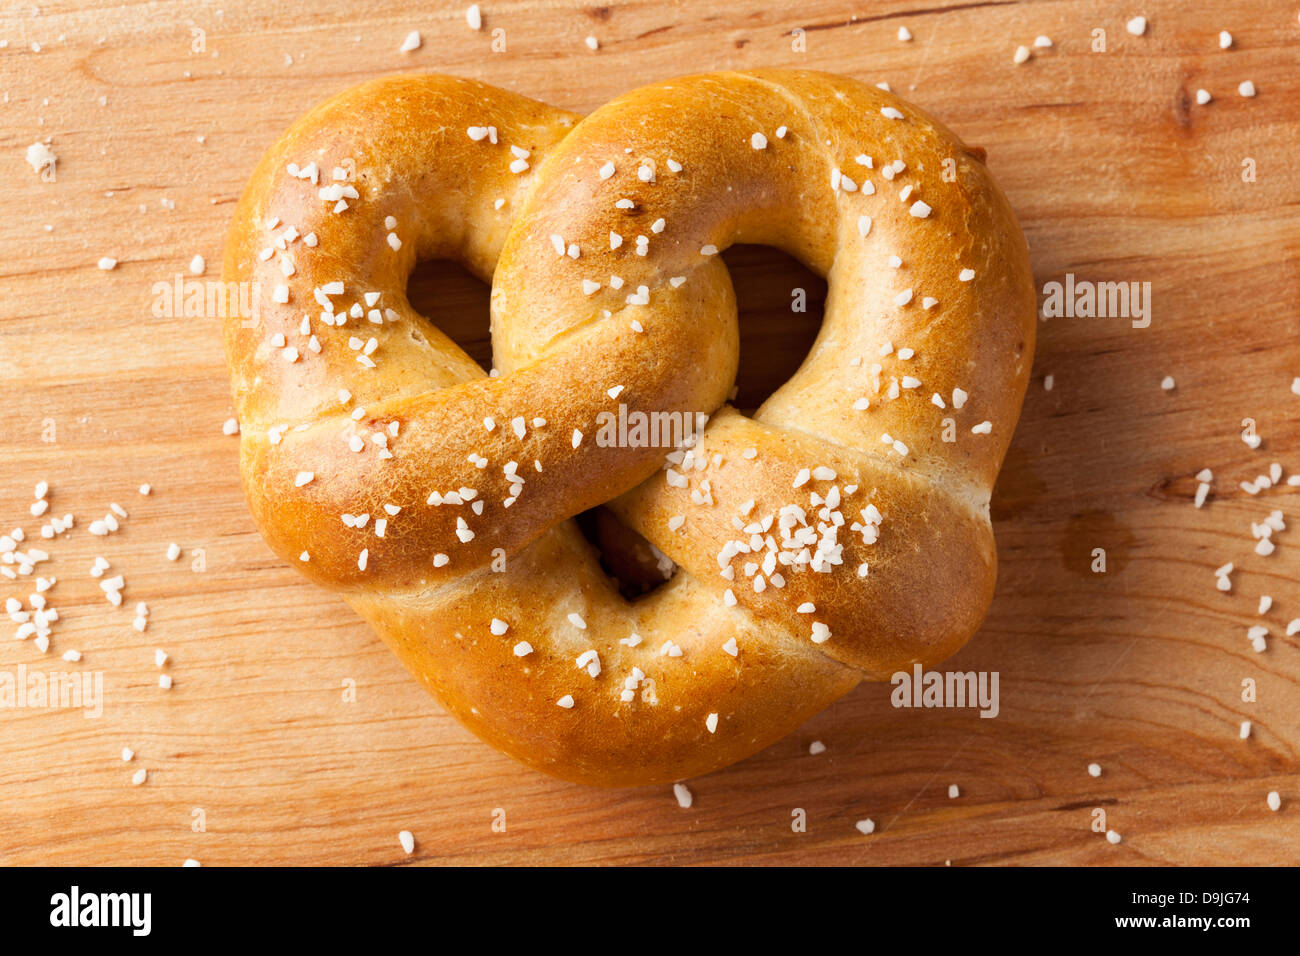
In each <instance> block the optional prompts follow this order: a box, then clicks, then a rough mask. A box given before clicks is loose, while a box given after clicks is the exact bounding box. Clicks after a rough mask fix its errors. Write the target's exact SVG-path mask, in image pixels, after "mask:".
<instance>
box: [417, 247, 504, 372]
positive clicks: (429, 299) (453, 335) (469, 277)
mask: <svg viewBox="0 0 1300 956" xmlns="http://www.w3.org/2000/svg"><path fill="white" fill-rule="evenodd" d="M491 293H492V290H491V287H490V286H489V285H488V284H487V283H486V282H484V281H482V280H481V279H479V278H478V276H475V275H473V274H472V273H470V272H469V270H467V269H466V268H465V267H464V266H462V265H461V264H460V263H458V262H452V261H450V260H447V259H428V260H422V261H420V262H417V263H416V265H415V269H414V270H413V271H412V272H411V275H410V278H409V279H407V282H406V300H407V301H408V302H409V303H410V304H411V308H413V309H415V311H416V312H418V313H419V314H420V315H422V316H424V317H425V318H427V319H428V320H429V321H430V322H432V323H433V324H434V325H436V326H437V327H438V328H439V329H440V330H441V331H442V333H443V334H444V335H446V336H447V337H448V338H450V339H451V340H452V341H453V342H455V343H456V344H457V345H459V346H460V347H461V348H462V349H464V350H465V351H466V352H467V353H468V354H469V357H470V358H472V359H473V360H474V361H475V362H477V363H478V364H479V366H480V367H481V368H482V369H483V371H485V372H486V371H489V370H490V369H491V368H492V332H491V328H490V322H489V319H488V315H489V310H490V305H491ZM412 334H415V335H418V334H419V332H418V330H417V331H416V332H414V333H412Z"/></svg>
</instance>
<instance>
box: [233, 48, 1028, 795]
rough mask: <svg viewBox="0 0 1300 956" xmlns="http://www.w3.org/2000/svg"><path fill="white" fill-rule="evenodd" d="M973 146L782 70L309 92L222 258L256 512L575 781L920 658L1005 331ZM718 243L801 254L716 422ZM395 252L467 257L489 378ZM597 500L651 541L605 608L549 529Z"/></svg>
mask: <svg viewBox="0 0 1300 956" xmlns="http://www.w3.org/2000/svg"><path fill="white" fill-rule="evenodd" d="M982 159H983V156H982V153H981V152H980V151H978V150H972V149H969V148H967V147H966V146H964V145H963V144H962V142H961V141H960V140H959V139H958V138H957V137H956V136H955V135H953V134H952V133H951V132H949V131H948V130H947V129H945V128H944V127H942V126H941V125H939V124H938V123H936V122H935V121H934V120H932V119H930V118H929V117H928V116H926V115H925V114H924V113H922V112H921V111H920V110H918V109H917V108H916V107H914V106H912V105H910V104H908V103H906V102H904V101H902V100H900V99H899V98H897V97H895V96H893V95H892V94H890V93H888V92H885V91H883V90H880V89H877V88H875V87H871V86H866V85H863V84H861V83H858V82H855V81H853V80H850V79H846V78H843V77H837V76H831V75H827V74H819V73H810V72H790V71H775V70H772V71H755V72H751V73H711V74H704V75H699V76H691V77H685V78H681V79H676V80H672V81H670V82H666V83H660V84H656V85H653V86H647V87H644V88H642V89H638V90H635V91H633V92H630V93H628V94H626V95H624V96H622V97H620V98H618V99H616V100H614V101H612V102H610V103H609V104H607V105H605V106H603V107H601V108H600V109H598V110H596V111H595V112H594V113H592V114H591V115H589V116H587V117H586V118H585V119H583V118H580V117H579V116H576V115H574V114H572V113H568V112H564V111H562V110H557V109H554V108H552V107H550V106H546V105H544V104H542V103H538V102H535V101H532V100H529V99H525V98H524V97H521V96H517V95H515V94H512V93H508V92H505V91H503V90H500V89H496V88H494V87H491V86H487V85H484V84H481V83H476V82H472V81H468V80H463V79H456V78H452V77H447V76H438V75H416V76H396V77H389V78H385V79H380V80H376V81H374V82H370V83H366V84H363V85H361V86H358V87H356V88H354V89H350V90H348V91H346V92H344V93H342V94H340V95H339V96H336V97H335V98H334V99H332V100H330V101H328V102H326V103H324V104H323V105H321V106H319V107H317V108H316V109H314V110H312V111H311V112H309V113H308V114H307V115H306V116H304V117H303V118H302V119H300V120H299V121H298V122H297V123H295V124H294V126H293V127H292V128H291V129H290V130H289V131H288V132H287V133H285V134H284V136H283V137H282V138H281V139H280V140H279V141H278V142H277V143H276V144H275V145H274V146H273V147H272V148H271V149H270V151H269V152H268V153H267V154H266V155H265V157H264V158H263V159H262V161H261V163H260V165H259V166H258V167H257V169H256V171H255V172H254V174H253V176H252V180H251V182H250V183H249V185H248V187H247V189H246V191H245V193H244V195H243V197H242V199H241V201H240V203H239V206H238V209H237V210H236V213H235V218H234V223H233V226H232V228H231V231H230V236H229V242H228V244H227V247H226V256H225V265H224V278H225V280H226V281H228V282H250V283H256V284H257V286H256V290H257V291H256V302H257V303H258V305H259V309H258V312H259V314H258V315H257V317H256V321H250V320H249V319H248V318H247V317H242V318H241V317H238V316H231V317H229V318H228V319H227V320H226V323H225V341H226V349H227V355H228V359H229V363H230V368H231V374H232V378H233V385H234V397H235V402H236V407H237V412H238V417H239V420H240V422H241V425H242V441H241V456H242V457H241V469H242V476H243V483H244V488H245V492H246V494H247V497H248V501H249V505H250V507H251V510H252V513H253V516H254V518H255V519H256V522H257V525H258V527H259V528H260V529H261V531H262V533H263V535H264V536H265V538H266V540H267V541H268V542H269V544H270V545H271V547H272V548H273V549H274V550H275V551H276V553H278V554H279V555H280V556H281V557H283V558H284V559H285V560H286V561H289V562H292V564H293V565H294V566H295V567H297V568H299V569H300V570H301V571H302V572H303V573H304V574H306V575H307V576H308V577H309V578H311V579H312V580H313V581H315V582H317V583H319V584H321V585H324V586H326V587H328V588H330V589H332V590H334V591H336V592H338V593H339V594H341V595H342V596H343V597H344V598H345V599H346V600H347V601H348V603H349V604H351V605H352V607H354V608H355V609H356V610H357V611H358V612H359V613H360V614H361V615H362V616H363V617H364V618H365V619H366V620H367V621H369V622H370V624H371V625H372V626H373V627H374V628H375V630H376V631H377V632H378V633H379V634H380V635H382V637H383V638H384V640H385V641H386V642H387V643H388V644H389V645H390V646H391V647H392V649H393V650H394V651H395V652H396V653H397V655H398V657H399V658H400V659H401V660H402V662H403V663H404V664H405V665H406V667H407V668H408V669H409V670H410V671H411V672H412V673H413V674H414V675H415V676H416V677H418V678H419V679H420V680H421V681H422V682H423V683H424V685H425V686H426V687H427V688H428V689H429V690H430V691H431V692H433V693H434V694H435V695H436V696H437V698H438V699H439V700H440V701H441V702H442V703H443V704H444V706H445V707H446V708H447V709H448V710H449V711H451V712H452V713H453V714H454V715H455V716H456V717H457V718H459V719H460V720H461V722H463V723H464V724H465V725H466V726H468V727H469V728H470V729H471V730H473V731H474V732H475V733H476V734H478V735H479V736H480V737H482V738H483V739H484V740H486V741H488V742H489V743H491V744H492V745H494V746H496V747H498V748H499V749H501V750H503V751H505V752H506V753H508V754H511V755H512V756H514V757H516V758H518V759H519V760H522V761H524V762H525V763H528V764H531V765H532V766H534V767H537V768H540V769H542V770H544V771H547V772H548V773H552V774H555V775H557V776H560V777H564V778H567V779H570V780H576V781H581V782H584V783H591V784H601V785H631V784H644V783H652V782H662V781H670V780H678V779H682V778H685V777H690V776H694V775H698V774H701V773H705V772H707V771H710V770H713V769H716V768H719V767H722V766H725V765H727V764H729V763H731V762H733V761H736V760H739V759H741V758H742V757H745V756H747V755H749V754H751V753H754V752H755V751H757V750H759V749H760V748H762V747H764V746H766V745H767V744H769V743H772V742H773V741H775V740H777V739H778V738H780V737H781V736H783V735H785V734H786V733H788V732H789V731H790V730H792V729H793V728H794V727H796V726H797V725H798V724H799V723H800V722H802V721H804V720H805V719H807V718H808V717H809V716H811V715H812V714H814V713H816V712H817V711H818V710H820V709H822V708H823V707H825V706H827V705H828V704H829V703H831V702H832V701H834V700H835V699H836V698H838V697H840V696H841V695H843V694H844V693H846V692H847V691H848V690H850V689H851V688H852V687H854V686H855V685H856V684H857V683H858V682H859V681H861V680H863V679H864V678H867V679H885V678H887V677H888V676H889V675H890V674H891V673H893V672H895V671H897V670H899V669H902V668H910V667H911V665H912V664H913V663H914V662H920V663H921V664H922V665H925V666H929V665H933V664H935V663H937V662H939V661H941V660H942V659H944V658H945V657H947V656H948V655H950V654H952V653H953V652H954V651H956V650H957V649H958V648H959V647H961V646H962V644H963V643H965V642H966V640H967V639H968V638H969V637H970V636H971V635H972V634H973V633H974V631H975V630H976V628H977V627H978V626H979V623H980V621H981V619H982V617H983V615H984V612H985V611H986V609H987V606H988V604H989V601H990V599H991V596H992V592H993V585H994V578H995V563H996V556H995V549H994V542H993V535H992V531H991V528H990V522H989V511H988V505H989V496H990V492H991V489H992V487H993V483H994V479H995V478H996V476H997V472H998V469H999V467H1000V465H1001V462H1002V458H1003V455H1004V453H1005V452H1006V449H1007V445H1008V443H1009V441H1010V439H1011V434H1012V431H1013V429H1014V427H1015V423H1016V419H1017V416H1018V414H1019V409H1020V403H1021V400H1022V398H1023V394H1024V389H1025V384H1026V380H1027V377H1028V373H1029V367H1030V362H1031V359H1032V354H1033V341H1034V314H1035V308H1034V292H1033V285H1032V280H1031V274H1030V269H1029V264H1028V256H1027V252H1026V248H1025V242H1024V238H1023V236H1022V234H1021V232H1020V229H1019V226H1018V225H1017V223H1016V220H1015V218H1014V216H1013V214H1012V212H1011V210H1010V208H1009V206H1008V203H1007V201H1006V199H1005V198H1004V196H1003V195H1002V193H1001V191H1000V190H999V189H998V187H997V186H996V185H995V184H994V182H993V180H992V179H991V177H990V176H989V173H988V171H987V170H986V169H985V167H984V164H983V162H982ZM737 242H744V243H761V244H765V245H770V246H775V247H778V248H780V249H783V250H785V251H786V252H788V253H790V254H792V255H793V256H795V257H797V258H798V259H800V260H801V261H802V262H804V263H805V264H806V265H808V266H809V267H810V268H811V269H813V270H814V271H816V272H818V273H820V274H822V275H825V276H826V277H827V278H828V280H829V292H828V297H827V301H826V308H825V319H824V322H823V325H822V329H821V333H820V335H819V337H818V339H817V341H816V344H815V345H814V347H813V349H812V351H811V353H810V354H809V355H808V357H807V359H806V360H805V361H804V363H803V365H802V366H801V367H800V368H799V370H798V372H797V373H796V374H795V375H794V377H793V378H791V379H790V381H789V382H787V383H786V384H785V385H784V386H782V387H781V388H780V389H779V390H778V391H777V392H776V393H774V394H773V395H772V396H771V397H770V398H769V399H768V400H767V402H766V403H765V404H764V405H763V406H762V408H761V409H759V411H758V412H757V413H756V414H755V415H754V416H753V417H752V418H749V417H745V416H744V415H741V414H740V413H739V412H737V411H736V410H735V409H734V408H732V407H730V406H729V405H727V404H726V401H727V398H728V395H729V393H730V392H731V390H732V388H733V383H734V378H735V373H736V367H737V355H738V330H737V319H736V306H735V299H734V294H733V290H732V287H731V283H730V279H729V277H728V274H727V270H726V268H725V266H724V265H723V263H722V260H721V259H720V258H719V257H718V255H717V252H718V251H720V250H724V249H726V248H727V247H728V246H729V245H731V244H733V243H737ZM427 259H452V260H457V261H459V262H461V263H463V264H464V265H465V266H466V267H467V268H468V269H469V270H470V271H471V272H473V273H474V274H475V275H477V276H479V277H480V278H482V279H483V280H484V281H489V282H491V283H492V300H491V301H492V307H491V312H492V345H493V358H494V364H495V368H494V371H493V375H491V376H488V375H485V374H484V373H483V371H482V370H481V369H480V368H479V367H478V366H477V365H476V364H475V363H474V362H473V361H472V360H471V359H470V358H469V357H468V356H467V355H466V354H465V353H464V352H462V351H461V349H460V348H458V347H457V346H456V345H455V344H454V343H453V342H451V341H450V340H449V339H448V338H447V337H446V336H444V335H443V334H442V333H441V332H439V331H438V329H437V328H436V327H435V325H434V324H433V323H432V322H430V321H429V320H428V319H425V318H424V317H422V316H420V315H418V314H416V313H415V312H414V311H413V310H412V309H411V307H410V305H409V304H408V302H407V300H406V296H405V284H406V279H407V276H408V275H409V273H410V272H411V270H412V269H413V267H414V266H415V264H416V262H417V261H420V260H427ZM435 319H436V317H435ZM620 405H621V406H624V409H623V412H624V417H625V419H626V420H629V421H630V420H632V419H633V418H635V415H636V414H637V413H641V414H644V415H645V416H650V415H652V414H655V413H658V414H660V415H663V414H664V413H667V412H674V413H679V414H682V415H686V416H692V415H694V414H695V413H697V412H698V413H703V414H705V415H708V416H709V418H708V420H707V426H706V427H705V428H704V429H703V431H702V433H700V434H699V435H698V436H697V437H696V440H695V441H694V443H693V444H689V443H688V442H686V441H683V442H682V443H681V444H680V445H679V446H677V447H663V445H662V444H661V445H660V446H658V447H656V446H654V445H651V444H649V443H648V442H641V443H637V442H636V441H632V440H630V439H629V440H628V441H625V442H624V443H623V445H622V446H619V445H618V443H610V442H608V441H601V440H599V430H600V427H601V423H602V422H604V423H608V422H610V421H611V418H610V415H613V416H614V417H617V416H618V414H619V406H620ZM602 413H605V414H604V417H602ZM640 420H641V421H645V419H640ZM661 420H663V421H668V419H661ZM685 437H686V438H689V437H690V436H685ZM688 444H689V446H688ZM604 503H609V506H610V508H611V509H612V510H613V511H614V513H616V514H617V516H618V517H619V518H620V519H621V521H622V522H623V523H625V524H626V525H627V526H628V527H630V528H631V529H633V530H634V531H636V532H638V533H639V534H640V535H643V536H644V537H645V538H646V539H648V540H649V541H650V542H651V543H653V545H654V546H655V547H656V548H657V549H658V550H659V552H662V554H663V555H666V556H667V557H668V558H671V560H672V562H673V563H674V564H675V565H676V571H675V573H674V574H673V575H672V577H671V580H669V581H668V582H667V583H665V584H664V585H663V586H662V587H660V588H658V589H657V590H655V591H653V592H651V593H650V594H649V595H647V596H645V597H643V598H641V599H639V600H636V601H633V602H629V601H627V600H625V599H624V598H623V597H622V596H621V595H620V593H619V591H618V589H617V587H616V585H615V584H614V583H613V582H612V581H611V580H610V579H609V578H608V577H607V576H606V575H605V574H604V573H603V572H602V570H601V567H600V564H599V561H598V559H597V556H596V554H595V551H594V549H593V548H592V546H591V545H590V544H589V543H588V542H587V540H586V539H585V538H584V537H583V536H582V534H581V533H580V532H579V530H578V529H577V527H576V525H575V523H574V521H572V520H570V519H572V518H573V517H574V516H575V515H578V514H579V513H581V512H583V511H585V510H587V509H590V508H593V507H595V506H598V505H601V504H604Z"/></svg>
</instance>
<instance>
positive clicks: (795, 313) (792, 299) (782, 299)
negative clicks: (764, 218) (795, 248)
mask: <svg viewBox="0 0 1300 956" xmlns="http://www.w3.org/2000/svg"><path fill="white" fill-rule="evenodd" d="M722 261H723V262H724V263H726V266H727V269H728V271H730V273H731V284H732V285H733V286H734V287H735V289H736V311H737V313H738V314H739V317H740V368H739V371H738V372H737V373H736V397H735V398H734V399H733V400H732V404H733V405H735V406H736V408H738V409H739V410H740V411H741V412H743V413H744V414H746V415H751V414H753V413H754V412H755V411H756V410H757V409H758V407H759V406H760V405H762V404H763V402H765V401H767V397H768V396H769V395H771V394H772V393H773V392H775V391H776V390H777V389H778V388H780V387H781V386H782V385H784V384H785V383H786V381H787V380H788V379H789V378H790V377H791V376H792V375H794V373H795V372H796V371H797V370H798V368H799V366H800V365H802V364H803V360H804V359H805V358H806V357H807V355H808V353H809V351H811V350H812V346H813V342H814V341H816V339H817V333H818V332H819V331H820V330H821V324H822V315H823V312H824V309H825V305H826V280H825V279H823V278H822V277H821V276H819V275H817V274H816V273H814V272H813V271H811V270H810V269H809V268H808V267H807V266H805V265H804V264H803V263H801V262H800V261H799V260H798V259H796V258H794V257H793V256H791V255H788V254H787V253H784V252H782V251H780V250H779V249H773V248H771V247H770V246H744V245H736V246H732V247H731V248H730V249H727V250H726V251H725V252H723V254H722ZM800 310H802V311H800Z"/></svg>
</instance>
